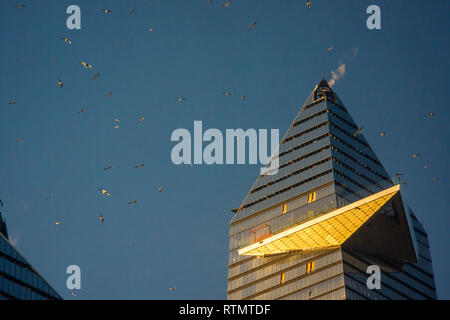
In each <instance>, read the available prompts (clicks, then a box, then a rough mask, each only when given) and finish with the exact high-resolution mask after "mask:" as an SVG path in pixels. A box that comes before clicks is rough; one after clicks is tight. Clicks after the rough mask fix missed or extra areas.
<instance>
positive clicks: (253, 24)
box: [248, 21, 258, 31]
mask: <svg viewBox="0 0 450 320" xmlns="http://www.w3.org/2000/svg"><path fill="white" fill-rule="evenodd" d="M257 23H258V22H257V21H255V22H253V23H252V24H251V25H250V26H249V27H248V31H250V30H252V29H253V28H254V27H255V26H256V24H257Z"/></svg>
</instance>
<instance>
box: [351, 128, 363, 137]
mask: <svg viewBox="0 0 450 320" xmlns="http://www.w3.org/2000/svg"><path fill="white" fill-rule="evenodd" d="M362 129H363V127H361V128H359V129H358V130H356V131H355V133H354V134H353V137H356V136H357V135H359V134H361V132H362Z"/></svg>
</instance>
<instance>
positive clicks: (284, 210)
mask: <svg viewBox="0 0 450 320" xmlns="http://www.w3.org/2000/svg"><path fill="white" fill-rule="evenodd" d="M286 212H287V203H285V204H283V213H286Z"/></svg>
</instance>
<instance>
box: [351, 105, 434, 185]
mask: <svg viewBox="0 0 450 320" xmlns="http://www.w3.org/2000/svg"><path fill="white" fill-rule="evenodd" d="M435 116H436V113H434V112H430V113H428V114H427V118H432V117H435ZM363 128H364V127H360V128H358V129H357V130H356V131H355V132H354V133H353V137H356V136H358V135H360V134H361V133H362V130H363ZM379 134H380V136H382V137H387V136H388V135H387V133H386V132H384V131H381V132H380V133H379ZM420 156H422V154H420V153H412V154H411V157H412V158H413V159H415V158H418V157H420ZM424 169H428V165H424ZM402 175H403V173H396V174H395V175H394V181H398V182H400V176H402ZM431 180H433V181H438V180H439V178H438V177H433V178H431ZM402 184H406V183H405V182H402Z"/></svg>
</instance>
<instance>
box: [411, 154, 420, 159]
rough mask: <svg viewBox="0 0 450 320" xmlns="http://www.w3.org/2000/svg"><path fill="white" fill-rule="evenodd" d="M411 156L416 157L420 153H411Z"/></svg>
mask: <svg viewBox="0 0 450 320" xmlns="http://www.w3.org/2000/svg"><path fill="white" fill-rule="evenodd" d="M411 156H412V157H413V158H417V157H420V156H421V154H420V153H413V154H412V155H411Z"/></svg>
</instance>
